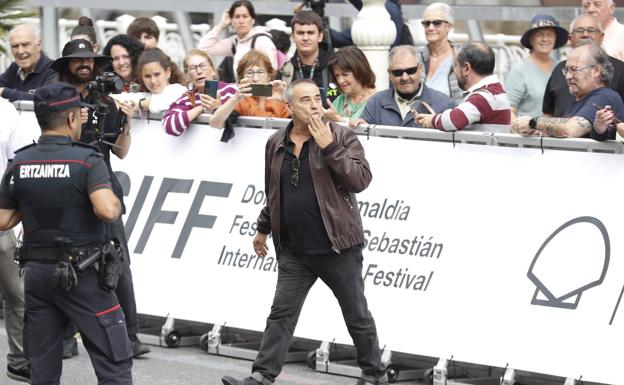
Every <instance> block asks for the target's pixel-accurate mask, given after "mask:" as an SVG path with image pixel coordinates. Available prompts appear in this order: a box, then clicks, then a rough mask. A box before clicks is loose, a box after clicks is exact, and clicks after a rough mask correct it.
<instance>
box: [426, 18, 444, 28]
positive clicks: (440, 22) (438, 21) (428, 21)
mask: <svg viewBox="0 0 624 385" xmlns="http://www.w3.org/2000/svg"><path fill="white" fill-rule="evenodd" d="M443 23H448V21H446V20H423V21H421V22H420V24H422V26H423V27H425V28H429V26H430V25H431V24H433V26H434V27H436V28H440V26H441V25H442V24H443Z"/></svg>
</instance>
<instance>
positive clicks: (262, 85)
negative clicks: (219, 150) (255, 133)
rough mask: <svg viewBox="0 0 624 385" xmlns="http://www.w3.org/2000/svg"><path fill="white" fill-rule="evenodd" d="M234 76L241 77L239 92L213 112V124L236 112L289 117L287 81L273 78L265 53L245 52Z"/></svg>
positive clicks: (228, 117) (217, 123) (239, 113)
mask: <svg viewBox="0 0 624 385" xmlns="http://www.w3.org/2000/svg"><path fill="white" fill-rule="evenodd" d="M236 75H237V77H238V79H240V81H239V83H238V91H237V92H236V94H235V95H234V96H233V97H232V98H230V99H228V101H227V102H224V103H223V105H221V107H219V108H217V109H216V110H215V112H214V113H213V114H212V116H211V117H210V125H211V126H212V127H215V128H222V127H224V126H225V122H226V121H227V120H228V119H235V118H236V117H238V116H239V115H244V116H264V117H272V118H288V117H290V114H289V113H288V110H287V109H286V102H285V101H284V91H285V90H286V84H285V83H284V82H283V81H281V80H273V77H274V76H275V71H274V70H273V66H272V65H271V61H270V60H269V58H268V57H267V56H266V55H265V54H263V53H262V52H260V51H256V50H251V51H249V52H247V53H246V54H245V55H244V56H243V57H242V58H241V60H240V62H239V64H238V67H237V68H236ZM269 87H270V88H269ZM269 95H271V96H269Z"/></svg>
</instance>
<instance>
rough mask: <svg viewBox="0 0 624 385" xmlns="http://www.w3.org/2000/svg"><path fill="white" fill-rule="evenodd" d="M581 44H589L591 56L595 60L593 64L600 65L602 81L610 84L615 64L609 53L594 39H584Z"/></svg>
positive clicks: (604, 83) (583, 45) (606, 84)
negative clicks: (593, 40)
mask: <svg viewBox="0 0 624 385" xmlns="http://www.w3.org/2000/svg"><path fill="white" fill-rule="evenodd" d="M579 46H580V47H585V46H587V50H588V51H589V52H588V53H589V56H590V57H591V58H592V61H593V63H592V65H596V66H598V67H600V82H601V83H602V84H603V85H605V86H608V85H609V84H610V83H611V80H612V79H613V64H611V58H610V57H609V54H607V52H606V51H605V50H604V49H603V48H601V47H599V46H598V45H596V43H594V42H592V41H583V42H582V43H581V44H580V45H579ZM577 48H578V47H577Z"/></svg>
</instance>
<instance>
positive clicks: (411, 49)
mask: <svg viewBox="0 0 624 385" xmlns="http://www.w3.org/2000/svg"><path fill="white" fill-rule="evenodd" d="M403 52H407V53H409V54H410V55H412V56H413V57H415V58H416V60H417V61H418V62H419V63H420V52H419V51H418V48H416V47H414V46H413V45H397V46H396V47H394V48H392V49H391V50H390V53H389V54H388V63H390V62H391V61H392V59H393V58H394V57H395V56H396V55H397V54H399V53H403Z"/></svg>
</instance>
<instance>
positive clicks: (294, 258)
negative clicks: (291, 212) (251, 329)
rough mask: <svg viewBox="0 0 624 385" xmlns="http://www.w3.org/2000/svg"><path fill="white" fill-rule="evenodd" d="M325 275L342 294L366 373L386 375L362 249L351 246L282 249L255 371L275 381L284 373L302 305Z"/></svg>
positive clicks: (339, 296)
mask: <svg viewBox="0 0 624 385" xmlns="http://www.w3.org/2000/svg"><path fill="white" fill-rule="evenodd" d="M317 278H320V279H321V280H322V281H323V282H324V283H325V284H326V285H327V286H328V287H329V288H330V289H331V291H332V292H333V293H334V296H335V297H336V299H337V300H338V304H339V305H340V309H341V310H342V315H343V317H344V320H345V323H346V325H347V329H348V330H349V334H350V335H351V338H352V339H353V345H354V346H355V350H356V352H357V363H358V365H359V366H360V368H362V372H363V375H362V378H364V379H366V380H367V381H370V382H372V383H374V382H375V380H376V379H379V378H381V377H382V376H384V375H385V368H384V365H383V364H382V363H381V352H380V349H379V340H378V339H377V329H376V327H375V320H374V319H373V316H372V315H371V313H370V311H369V310H368V305H367V303H366V297H365V296H364V280H363V278H362V249H361V248H360V247H359V246H358V247H352V248H350V249H348V250H344V251H343V252H342V253H341V254H334V253H332V254H327V255H312V256H305V255H295V254H293V253H292V252H291V251H290V250H287V249H285V248H284V249H283V250H282V253H281V254H280V257H279V260H278V274H277V287H276V289H275V296H274V298H273V305H272V306H271V314H270V315H269V317H268V318H267V323H266V328H265V330H264V334H263V336H262V343H261V345H260V351H259V352H258V356H257V357H256V360H255V361H254V363H253V367H252V371H253V373H254V377H256V378H257V377H258V374H260V375H261V376H262V377H263V379H264V381H262V382H264V383H271V382H273V381H275V378H276V377H277V376H278V375H279V374H280V372H281V370H282V366H283V365H284V361H285V359H286V354H287V353H288V345H289V342H290V338H291V337H292V335H293V333H294V330H295V326H296V325H297V320H298V319H299V314H300V313H301V308H302V307H303V303H304V301H305V299H306V296H307V295H308V292H309V290H310V288H311V287H312V285H313V284H314V282H316V279H317Z"/></svg>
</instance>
